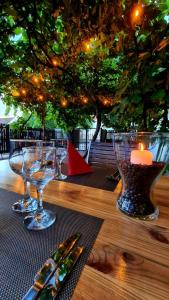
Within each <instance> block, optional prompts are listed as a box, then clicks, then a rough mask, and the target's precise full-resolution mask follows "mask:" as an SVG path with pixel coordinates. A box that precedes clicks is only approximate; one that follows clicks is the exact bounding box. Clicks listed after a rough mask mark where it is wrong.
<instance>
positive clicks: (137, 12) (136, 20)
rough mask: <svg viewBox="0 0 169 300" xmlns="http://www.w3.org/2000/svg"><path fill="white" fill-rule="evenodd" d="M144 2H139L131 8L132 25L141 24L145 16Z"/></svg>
mask: <svg viewBox="0 0 169 300" xmlns="http://www.w3.org/2000/svg"><path fill="white" fill-rule="evenodd" d="M143 12H144V11H143V4H140V3H137V4H135V5H134V6H133V8H132V10H131V24H132V26H135V25H140V24H141V23H142V18H143Z"/></svg>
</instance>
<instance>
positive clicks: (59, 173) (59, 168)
mask: <svg viewBox="0 0 169 300" xmlns="http://www.w3.org/2000/svg"><path fill="white" fill-rule="evenodd" d="M61 164H62V163H61V161H59V167H58V175H59V176H60V175H61Z"/></svg>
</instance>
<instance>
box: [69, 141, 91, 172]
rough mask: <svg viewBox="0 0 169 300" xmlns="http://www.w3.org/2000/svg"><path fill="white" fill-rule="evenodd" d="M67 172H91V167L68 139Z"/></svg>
mask: <svg viewBox="0 0 169 300" xmlns="http://www.w3.org/2000/svg"><path fill="white" fill-rule="evenodd" d="M67 154H68V157H67V174H68V175H78V174H85V173H92V172H93V171H92V168H91V167H90V166H89V165H88V164H87V163H86V162H85V160H84V159H83V157H82V156H81V155H80V153H79V152H78V151H77V150H76V149H75V147H74V146H73V144H72V143H71V142H70V141H68V144H67Z"/></svg>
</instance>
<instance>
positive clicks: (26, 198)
mask: <svg viewBox="0 0 169 300" xmlns="http://www.w3.org/2000/svg"><path fill="white" fill-rule="evenodd" d="M9 165H10V167H11V169H12V171H13V172H15V173H16V174H17V175H20V176H21V177H22V179H23V183H24V194H23V198H21V199H20V200H18V201H17V202H15V203H14V204H13V205H12V210H13V211H15V212H18V213H27V212H31V211H34V210H36V209H37V199H34V198H32V197H30V190H29V185H28V182H27V179H26V176H25V173H24V170H23V151H22V147H18V148H16V149H14V150H13V151H12V153H11V154H10V156H9Z"/></svg>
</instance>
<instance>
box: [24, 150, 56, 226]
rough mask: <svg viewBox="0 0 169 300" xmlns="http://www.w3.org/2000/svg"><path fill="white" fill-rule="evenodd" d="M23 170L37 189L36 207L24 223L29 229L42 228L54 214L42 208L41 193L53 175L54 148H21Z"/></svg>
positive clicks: (49, 221)
mask: <svg viewBox="0 0 169 300" xmlns="http://www.w3.org/2000/svg"><path fill="white" fill-rule="evenodd" d="M23 157H24V172H25V174H26V178H27V180H28V181H29V182H30V183H32V184H33V185H34V186H35V187H36V189H37V196H38V208H37V210H36V211H35V213H33V214H30V215H28V216H26V217H25V219H24V224H25V226H26V227H27V229H30V230H42V229H45V228H47V227H49V226H51V225H52V224H53V223H54V222H55V220H56V216H55V214H54V213H53V212H52V211H50V210H46V209H44V208H43V204H42V195H43V189H44V187H45V186H46V185H47V184H48V183H49V181H51V180H52V179H53V178H54V177H55V173H56V148H55V147H45V146H41V147H28V148H24V149H23Z"/></svg>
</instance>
